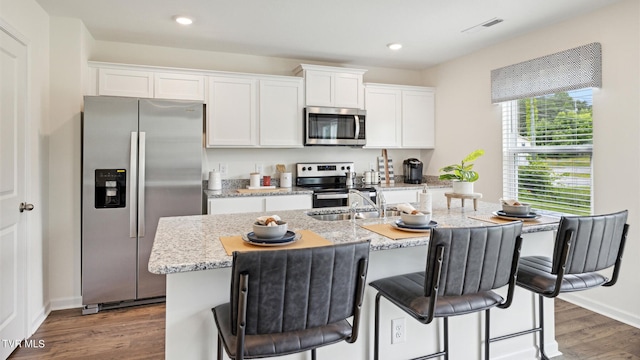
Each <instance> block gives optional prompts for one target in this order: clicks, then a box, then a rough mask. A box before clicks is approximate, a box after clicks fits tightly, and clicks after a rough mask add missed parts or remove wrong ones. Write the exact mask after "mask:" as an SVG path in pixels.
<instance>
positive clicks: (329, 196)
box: [314, 193, 349, 200]
mask: <svg viewBox="0 0 640 360" xmlns="http://www.w3.org/2000/svg"><path fill="white" fill-rule="evenodd" d="M314 196H315V197H316V199H318V200H328V199H346V198H348V197H349V194H344V193H335V194H315V195H314Z"/></svg>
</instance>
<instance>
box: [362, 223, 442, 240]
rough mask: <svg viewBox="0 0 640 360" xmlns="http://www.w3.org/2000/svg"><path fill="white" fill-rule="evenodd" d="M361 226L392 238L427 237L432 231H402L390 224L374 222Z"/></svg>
mask: <svg viewBox="0 0 640 360" xmlns="http://www.w3.org/2000/svg"><path fill="white" fill-rule="evenodd" d="M360 226H361V227H363V228H365V229H367V230H369V231H373V232H375V233H378V234H380V235H382V236H386V237H388V238H389V239H392V240H400V239H409V238H417V237H427V236H429V234H430V233H431V232H430V231H426V232H408V231H402V230H398V229H396V228H394V227H393V226H391V225H389V224H372V225H360Z"/></svg>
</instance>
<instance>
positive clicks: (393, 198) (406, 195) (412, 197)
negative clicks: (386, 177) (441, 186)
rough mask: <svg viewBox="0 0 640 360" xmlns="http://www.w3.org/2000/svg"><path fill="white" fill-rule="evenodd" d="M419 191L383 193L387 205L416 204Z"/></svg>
mask: <svg viewBox="0 0 640 360" xmlns="http://www.w3.org/2000/svg"><path fill="white" fill-rule="evenodd" d="M419 192H420V191H419V190H394V191H383V195H384V199H385V201H386V202H387V204H399V203H415V202H418V193H419Z"/></svg>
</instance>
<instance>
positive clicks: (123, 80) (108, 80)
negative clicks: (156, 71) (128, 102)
mask: <svg viewBox="0 0 640 360" xmlns="http://www.w3.org/2000/svg"><path fill="white" fill-rule="evenodd" d="M98 95H108V96H130V97H144V98H152V97H153V73H152V72H148V71H136V70H121V69H98Z"/></svg>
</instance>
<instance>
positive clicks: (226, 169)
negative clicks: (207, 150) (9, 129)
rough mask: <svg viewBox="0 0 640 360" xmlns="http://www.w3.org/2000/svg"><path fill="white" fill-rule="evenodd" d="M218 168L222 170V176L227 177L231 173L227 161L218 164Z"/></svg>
mask: <svg viewBox="0 0 640 360" xmlns="http://www.w3.org/2000/svg"><path fill="white" fill-rule="evenodd" d="M218 170H220V176H222V177H227V175H228V173H229V167H228V166H227V164H226V163H220V164H218Z"/></svg>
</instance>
